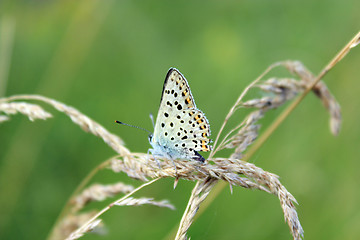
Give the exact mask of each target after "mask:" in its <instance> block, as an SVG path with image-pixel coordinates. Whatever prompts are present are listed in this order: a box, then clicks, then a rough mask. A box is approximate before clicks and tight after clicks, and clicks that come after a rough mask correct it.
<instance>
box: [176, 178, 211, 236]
mask: <svg viewBox="0 0 360 240" xmlns="http://www.w3.org/2000/svg"><path fill="white" fill-rule="evenodd" d="M216 182H217V180H216V179H214V178H208V179H206V180H205V181H203V182H197V183H196V185H195V187H194V188H193V190H192V192H191V196H190V199H189V202H188V205H187V207H186V210H185V212H184V215H183V217H182V219H181V221H180V226H179V229H178V232H177V234H176V237H175V240H185V239H187V236H186V233H187V231H188V230H189V228H190V226H191V224H192V222H193V221H194V217H195V214H196V212H197V211H198V210H199V207H200V204H201V203H202V202H203V201H204V200H205V198H206V197H207V195H209V193H210V191H211V189H212V188H213V187H214V185H215V183H216Z"/></svg>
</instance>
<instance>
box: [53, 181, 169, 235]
mask: <svg viewBox="0 0 360 240" xmlns="http://www.w3.org/2000/svg"><path fill="white" fill-rule="evenodd" d="M157 180H159V178H156V179H153V180H151V181H149V182H147V183H144V184H142V185H141V186H139V187H137V188H136V189H134V190H133V191H131V192H130V193H128V194H126V195H125V196H124V197H122V198H120V199H118V200H116V201H114V202H112V203H110V204H109V205H108V206H106V207H105V208H103V209H102V210H101V211H99V212H98V213H96V214H95V215H94V216H92V217H91V218H90V219H89V220H88V221H86V222H85V223H84V224H82V225H81V226H80V227H79V228H77V229H76V230H75V231H73V232H72V233H71V234H70V235H69V237H68V238H67V239H77V238H80V237H81V236H83V235H84V234H85V233H87V232H89V231H91V230H92V229H94V227H95V226H96V225H97V224H98V223H99V222H100V221H101V220H100V219H99V217H100V216H101V215H102V214H104V213H105V212H107V211H108V210H110V209H111V208H112V207H113V206H116V205H121V202H123V201H127V199H128V198H130V197H131V196H132V195H133V194H135V193H136V192H138V191H139V190H140V189H142V188H144V187H146V186H148V185H150V184H152V183H154V182H156V181H157ZM157 206H160V207H164V206H166V207H169V206H168V205H166V204H164V206H161V205H160V204H158V205H157ZM57 228H58V226H56V227H55V230H54V231H53V232H54V233H56V232H57ZM51 239H59V236H56V235H55V234H52V236H51Z"/></svg>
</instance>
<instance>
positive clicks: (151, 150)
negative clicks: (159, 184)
mask: <svg viewBox="0 0 360 240" xmlns="http://www.w3.org/2000/svg"><path fill="white" fill-rule="evenodd" d="M149 153H151V155H152V156H153V158H154V160H155V162H156V163H157V165H158V167H159V169H161V165H160V161H159V160H158V159H157V158H156V157H155V155H154V154H153V149H151V148H149V149H148V151H147V155H148V157H147V160H148V163H149V160H150V154H149Z"/></svg>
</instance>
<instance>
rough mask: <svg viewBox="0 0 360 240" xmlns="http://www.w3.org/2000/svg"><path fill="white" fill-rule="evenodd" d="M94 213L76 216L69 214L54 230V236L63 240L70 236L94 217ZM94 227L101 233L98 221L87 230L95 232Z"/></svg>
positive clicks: (74, 237)
mask: <svg viewBox="0 0 360 240" xmlns="http://www.w3.org/2000/svg"><path fill="white" fill-rule="evenodd" d="M96 213H97V212H96V211H91V212H86V213H81V214H77V215H73V214H69V215H68V216H67V217H66V218H65V219H63V221H62V222H61V224H60V225H59V227H58V228H57V229H56V233H55V235H56V236H58V239H65V238H66V237H68V236H70V234H71V233H72V232H73V231H75V230H76V229H78V228H79V227H80V226H81V225H83V224H84V223H85V222H87V221H89V219H91V218H92V217H94V216H95V215H96ZM95 227H96V229H97V232H102V231H101V230H100V229H101V228H102V227H103V224H101V223H100V221H98V222H96V223H95V224H93V225H92V226H90V227H89V229H88V230H89V231H90V230H95ZM80 237H81V236H72V239H77V238H80Z"/></svg>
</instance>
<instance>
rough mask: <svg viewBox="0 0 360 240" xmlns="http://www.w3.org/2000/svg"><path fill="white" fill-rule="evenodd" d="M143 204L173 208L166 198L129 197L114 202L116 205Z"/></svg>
mask: <svg viewBox="0 0 360 240" xmlns="http://www.w3.org/2000/svg"><path fill="white" fill-rule="evenodd" d="M144 204H149V205H154V206H158V207H166V208H170V209H171V210H175V207H174V205H172V204H170V203H169V201H168V200H162V201H154V199H153V198H133V197H129V198H126V199H124V200H122V201H120V202H116V203H115V204H114V205H116V206H140V205H144Z"/></svg>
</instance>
